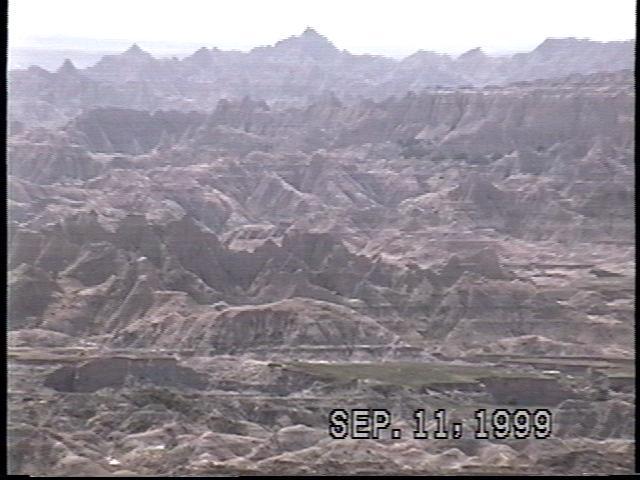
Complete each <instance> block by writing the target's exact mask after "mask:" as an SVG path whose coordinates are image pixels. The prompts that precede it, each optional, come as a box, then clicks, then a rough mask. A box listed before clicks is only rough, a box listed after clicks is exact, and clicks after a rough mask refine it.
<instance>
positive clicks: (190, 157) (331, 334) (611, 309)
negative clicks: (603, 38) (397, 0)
mask: <svg viewBox="0 0 640 480" xmlns="http://www.w3.org/2000/svg"><path fill="white" fill-rule="evenodd" d="M634 47H635V42H609V43H598V42H591V41H588V40H577V39H550V40H547V41H545V42H544V43H542V44H541V45H540V46H539V47H538V48H536V49H535V50H533V51H532V52H527V53H520V54H516V55H513V56H509V57H490V56H487V55H485V54H484V53H483V52H482V51H481V50H480V49H475V50H472V51H470V52H467V53H466V54H464V55H462V56H460V57H458V58H451V57H449V56H446V55H440V54H436V53H433V52H428V51H420V52H417V53H416V54H414V55H412V56H410V57H407V58H405V59H404V60H400V61H398V60H392V59H388V58H384V57H377V56H370V55H366V56H365V55H351V54H350V53H348V52H346V51H341V50H339V49H337V48H336V47H335V46H334V45H333V44H332V43H331V42H329V41H328V40H327V39H326V38H324V37H322V36H321V35H319V34H318V33H317V32H315V31H314V30H312V29H307V30H306V31H305V32H304V33H302V34H301V35H300V36H296V37H292V38H289V39H285V40H283V41H281V42H279V43H277V44H276V45H274V46H269V47H258V48H256V49H254V50H252V51H250V52H248V53H243V52H225V51H221V50H218V49H215V48H214V49H208V48H202V49H200V50H198V51H197V52H195V53H194V54H193V55H191V56H188V57H186V58H184V59H181V60H178V59H175V58H173V59H156V58H154V57H152V56H151V55H150V54H148V53H146V52H144V51H143V50H142V49H140V47H138V46H136V45H134V46H132V47H131V48H130V49H129V50H127V51H126V52H124V53H122V54H118V55H110V56H105V57H104V58H103V59H102V60H100V61H99V62H98V63H97V64H96V65H94V66H91V67H88V68H86V69H77V68H76V67H75V66H74V65H73V63H72V62H70V61H67V62H65V63H64V64H63V65H62V66H61V67H60V68H59V69H58V70H57V71H55V72H50V71H47V70H44V69H42V68H40V67H37V66H33V67H30V68H29V69H26V70H16V71H11V72H9V106H8V108H9V112H8V114H9V127H10V131H9V138H8V154H9V165H8V212H9V224H8V237H9V244H8V246H9V259H8V262H9V265H8V268H9V270H10V271H9V299H8V301H9V303H8V310H9V319H8V323H9V325H8V328H9V333H8V342H9V352H8V354H9V366H8V368H9V377H8V381H9V425H8V454H9V470H10V472H11V473H20V474H31V475H50V474H55V475H127V474H128V475H217V474H220V475H228V474H257V473H263V474H282V473H285V474H311V473H315V474H361V473H368V474H392V473H403V474H451V473H458V474H460V473H464V474H466V473H471V474H487V473H489V474H492V473H500V474H516V473H528V474H583V473H629V472H631V471H632V470H633V458H634V441H633V438H634V437H633V433H634V402H635V392H634V384H635V368H634V359H635V351H634V343H633V342H634V340H633V339H634V298H635V288H634V276H635V260H634V255H635V234H634V232H635V224H634V203H633V198H634V147H635V138H634V104H635V91H634V76H633V70H632V69H633V51H634ZM337 408H344V409H351V408H385V409H388V410H389V411H390V412H391V415H392V419H393V425H392V426H393V427H396V428H401V429H402V431H403V437H402V438H401V439H391V438H389V437H388V436H387V437H384V438H381V439H379V440H374V439H334V438H331V436H330V435H329V423H328V418H329V414H330V412H331V411H332V410H333V409H337ZM439 408H444V409H446V411H447V415H448V416H449V417H451V418H453V419H454V420H459V421H460V422H461V423H462V424H463V427H464V429H465V430H464V437H463V438H460V439H453V438H450V439H434V438H429V439H426V440H425V439H414V438H413V435H412V434H411V433H412V431H413V428H414V426H415V419H414V416H413V413H414V411H415V410H417V409H426V410H427V411H433V410H435V409H439ZM496 408H508V409H511V410H514V409H518V408H526V409H529V410H530V411H534V410H535V409H541V408H545V409H549V411H550V412H551V413H552V415H553V417H552V418H553V428H552V434H551V435H550V436H549V437H548V438H545V439H538V438H533V437H529V438H520V439H517V438H513V436H511V437H509V438H506V439H498V438H493V437H491V438H489V439H476V438H474V435H473V430H474V426H475V422H474V414H475V411H476V410H477V409H486V410H487V411H493V409H496ZM430 418H431V417H430ZM432 427H433V421H431V420H429V422H428V423H427V429H428V430H432V429H433V428H432Z"/></svg>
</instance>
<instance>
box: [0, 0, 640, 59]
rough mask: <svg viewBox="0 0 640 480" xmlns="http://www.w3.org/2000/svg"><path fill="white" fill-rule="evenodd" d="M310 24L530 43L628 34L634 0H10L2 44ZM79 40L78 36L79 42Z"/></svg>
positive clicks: (170, 39) (205, 38)
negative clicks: (6, 28) (554, 39)
mask: <svg viewBox="0 0 640 480" xmlns="http://www.w3.org/2000/svg"><path fill="white" fill-rule="evenodd" d="M307 26H312V27H314V28H315V29H316V30H317V31H318V32H319V33H321V34H323V35H325V36H326V37H328V38H329V39H330V40H331V41H332V42H333V43H334V44H335V45H336V46H337V47H338V48H341V49H347V50H349V51H351V52H353V53H380V54H387V55H398V56H399V55H406V54H410V53H413V52H414V51H416V50H419V49H425V50H435V51H439V52H446V53H454V54H455V53H462V52H464V51H466V50H468V49H470V48H474V47H477V46H480V47H482V48H483V49H484V50H485V51H487V52H489V53H494V52H511V51H523V50H530V49H532V48H534V47H535V46H537V45H538V44H539V43H540V42H542V41H543V40H544V39H545V38H547V37H579V38H585V37H587V38H591V39H594V40H628V39H632V38H635V28H634V27H635V1H633V0H605V1H602V0H224V1H220V0H209V1H207V0H179V1H176V0H171V1H165V0H55V1H53V0H10V2H9V41H10V46H11V47H12V48H13V47H18V46H28V45H30V44H33V43H34V41H35V39H37V38H47V37H71V38H85V39H94V40H98V41H96V42H85V45H84V46H85V47H87V48H92V49H108V48H104V47H107V44H108V43H112V42H103V43H101V42H100V41H99V40H107V39H110V40H114V39H115V40H123V41H130V42H133V41H135V42H138V43H139V44H140V46H142V47H143V48H145V42H147V45H146V48H147V49H149V50H150V51H152V52H153V49H154V46H155V47H156V48H157V45H158V44H157V43H156V42H163V43H164V42H166V43H170V44H173V43H175V44H179V43H187V44H199V45H204V46H209V47H212V46H217V47H220V48H225V49H230V48H234V49H240V50H248V49H250V48H252V47H254V46H258V45H271V44H273V43H275V42H276V41H278V40H280V39H282V38H285V37H288V36H291V35H297V34H299V33H301V32H302V31H303V30H304V29H305V27H307ZM78 46H79V47H80V46H82V44H80V45H78Z"/></svg>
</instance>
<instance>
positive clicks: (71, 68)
mask: <svg viewBox="0 0 640 480" xmlns="http://www.w3.org/2000/svg"><path fill="white" fill-rule="evenodd" d="M77 71H78V69H77V68H76V66H75V65H74V64H73V62H72V61H71V60H69V59H68V58H66V59H65V60H64V62H62V65H60V68H58V70H57V73H76V72H77Z"/></svg>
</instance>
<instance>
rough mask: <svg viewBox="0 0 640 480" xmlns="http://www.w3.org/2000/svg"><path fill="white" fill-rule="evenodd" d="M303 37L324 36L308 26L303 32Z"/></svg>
mask: <svg viewBox="0 0 640 480" xmlns="http://www.w3.org/2000/svg"><path fill="white" fill-rule="evenodd" d="M301 36H302V37H322V35H320V34H319V33H318V32H317V31H316V30H315V29H314V28H311V27H307V28H305V29H304V32H302V35H301Z"/></svg>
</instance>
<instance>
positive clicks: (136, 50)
mask: <svg viewBox="0 0 640 480" xmlns="http://www.w3.org/2000/svg"><path fill="white" fill-rule="evenodd" d="M124 53H125V55H149V54H148V53H147V52H145V51H144V50H142V49H141V48H140V47H139V46H138V44H137V43H134V44H133V45H131V46H130V47H129V48H128V50H127V51H126V52H124Z"/></svg>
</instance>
